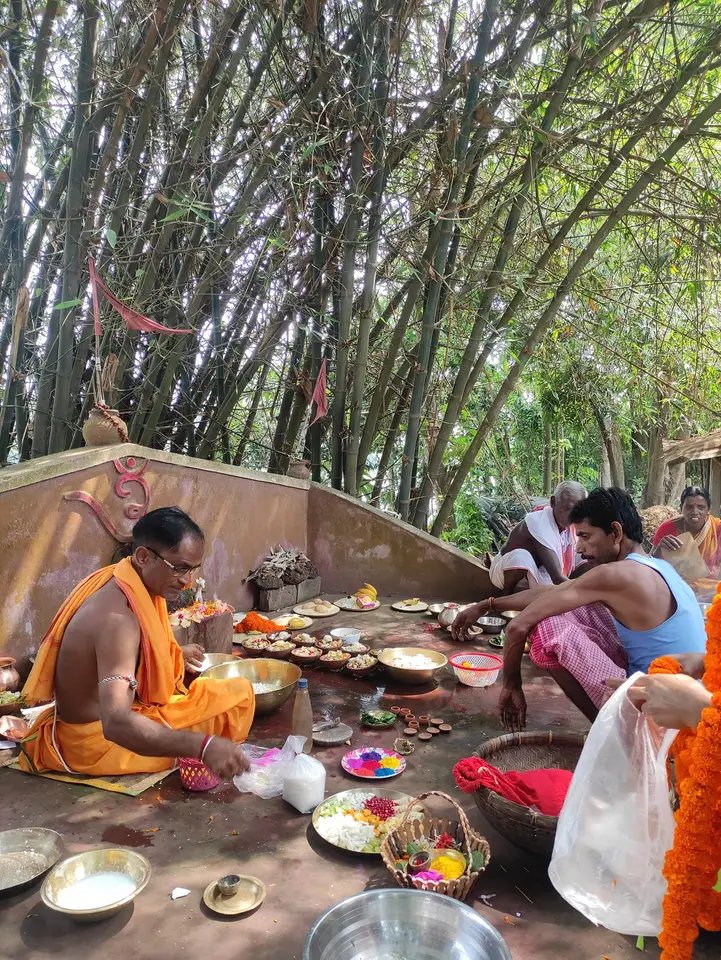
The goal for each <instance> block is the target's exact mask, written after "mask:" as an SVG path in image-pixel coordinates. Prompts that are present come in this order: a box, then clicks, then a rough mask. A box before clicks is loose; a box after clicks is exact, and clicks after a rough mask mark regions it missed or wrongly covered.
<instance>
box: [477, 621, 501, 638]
mask: <svg viewBox="0 0 721 960" xmlns="http://www.w3.org/2000/svg"><path fill="white" fill-rule="evenodd" d="M476 623H477V624H478V626H479V627H480V628H481V630H483V632H484V633H490V634H498V633H501V631H502V630H503V628H504V627H505V625H506V621H505V620H504V619H503V617H479V618H478V619H477V620H476Z"/></svg>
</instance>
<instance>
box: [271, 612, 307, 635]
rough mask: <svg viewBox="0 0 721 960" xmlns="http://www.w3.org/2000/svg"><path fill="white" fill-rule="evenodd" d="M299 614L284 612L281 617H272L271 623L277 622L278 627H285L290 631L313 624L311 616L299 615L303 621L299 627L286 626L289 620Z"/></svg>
mask: <svg viewBox="0 0 721 960" xmlns="http://www.w3.org/2000/svg"><path fill="white" fill-rule="evenodd" d="M299 616H300V614H298V613H284V614H283V615H282V616H281V617H273V623H277V624H278V626H279V627H285V629H286V630H290V631H296V630H305V629H306V628H307V627H310V626H312V625H313V619H312V617H301V620H302V621H303V623H302V624H301V625H300V626H299V627H290V626H288V621H289V620H294V619H296V617H299Z"/></svg>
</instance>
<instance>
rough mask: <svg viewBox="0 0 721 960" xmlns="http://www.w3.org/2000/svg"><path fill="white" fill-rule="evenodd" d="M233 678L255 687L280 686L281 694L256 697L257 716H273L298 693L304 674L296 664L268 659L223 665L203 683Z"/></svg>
mask: <svg viewBox="0 0 721 960" xmlns="http://www.w3.org/2000/svg"><path fill="white" fill-rule="evenodd" d="M233 677H245V679H246V680H250V682H251V683H278V682H279V683H280V686H279V687H278V689H277V690H269V691H268V692H267V693H257V694H256V695H255V712H256V715H261V714H266V713H272V712H273V711H274V710H277V709H278V707H282V706H283V704H284V703H285V702H286V700H287V699H288V698H289V697H290V695H291V694H292V693H293V691H294V690H295V687H296V684H297V683H298V681H299V680H300V677H301V670H300V667H296V665H295V664H294V663H286V662H285V661H284V660H271V659H270V658H268V657H257V658H254V659H253V660H234V661H233V662H232V663H221V664H220V665H219V666H217V667H211V668H210V670H206V672H205V673H204V674H203V676H202V678H201V679H202V680H231V679H232V678H233Z"/></svg>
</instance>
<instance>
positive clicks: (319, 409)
mask: <svg viewBox="0 0 721 960" xmlns="http://www.w3.org/2000/svg"><path fill="white" fill-rule="evenodd" d="M327 365H328V362H327V360H326V358H325V357H323V362H322V363H321V365H320V370H319V371H318V379H317V380H316V382H315V387H314V388H313V396H312V398H311V400H312V401H313V402H314V403H315V417H313V420H312V422H311V427H312V426H313V424H314V423H316V422H317V421H318V420H321V419H322V418H323V417H324V416H325V415H326V413H328V398H327V396H326V367H327Z"/></svg>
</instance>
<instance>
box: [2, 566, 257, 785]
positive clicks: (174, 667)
mask: <svg viewBox="0 0 721 960" xmlns="http://www.w3.org/2000/svg"><path fill="white" fill-rule="evenodd" d="M111 579H114V580H115V583H116V584H117V586H118V587H119V588H120V589H121V590H122V591H123V593H124V594H125V596H126V598H127V600H128V604H129V606H130V607H131V609H132V610H133V612H134V613H135V615H136V616H137V618H138V622H139V624H140V633H141V640H140V658H139V662H138V669H137V680H138V689H137V699H136V701H135V703H134V704H133V708H132V709H133V711H134V712H136V713H139V714H141V715H142V716H144V717H147V718H148V719H150V720H155V721H156V722H157V723H160V724H162V725H163V726H166V727H171V728H172V729H173V730H190V731H193V732H194V733H208V734H213V735H215V736H221V737H227V738H228V739H229V740H234V741H236V742H239V741H242V740H245V739H246V737H247V736H248V730H249V729H250V725H251V723H252V722H253V713H254V710H255V695H254V693H253V686H252V684H251V683H249V681H247V680H245V679H243V678H241V677H236V678H233V679H231V680H207V679H205V678H203V677H199V678H198V679H197V680H196V681H195V682H194V683H193V684H192V686H191V687H190V690H186V688H185V686H184V685H183V674H184V664H183V656H182V652H181V650H180V647H179V646H178V644H177V642H176V640H175V638H174V636H173V632H172V630H171V628H170V623H169V621H168V613H167V608H166V605H165V601H164V600H162V599H160V598H151V597H150V595H149V594H148V592H147V590H146V589H145V587H144V585H143V583H142V581H141V580H140V577H139V576H138V575H137V573H136V572H135V570H134V569H133V567H132V564H131V563H130V561H129V560H122V561H121V562H120V563H118V564H115V565H114V566H111V567H105V568H104V569H103V570H99V571H98V572H97V573H94V574H92V575H91V576H90V577H88V578H87V579H86V580H84V581H83V582H82V583H81V584H80V585H79V586H78V587H76V589H75V590H74V591H73V593H72V594H71V595H70V597H68V599H67V600H66V601H65V603H64V604H63V606H62V607H61V609H60V611H59V613H58V614H57V616H56V617H55V620H54V621H53V623H52V625H51V627H50V630H49V631H48V633H47V635H46V637H45V639H44V641H43V643H42V644H41V646H40V649H39V650H38V656H37V659H36V662H35V666H34V667H33V670H32V672H31V674H30V677H29V678H28V681H27V683H26V685H25V689H24V690H23V695H24V697H25V699H26V700H27V701H28V702H29V703H33V702H36V703H37V702H43V701H47V700H50V699H51V698H52V696H53V687H54V678H55V667H56V663H57V655H58V651H59V649H60V644H61V642H62V637H63V634H64V632H65V628H66V627H67V625H68V623H69V622H70V620H71V619H72V617H73V615H74V614H75V613H76V612H77V610H78V609H79V608H80V606H81V605H82V604H83V603H84V602H85V600H86V599H87V598H88V597H89V596H91V595H92V594H93V593H95V592H96V591H97V590H99V589H100V588H101V587H102V586H104V585H105V584H106V583H108V581H109V580H111ZM21 751H22V752H21V755H20V765H21V766H22V767H23V769H25V770H26V771H27V772H29V773H32V772H39V771H44V770H57V771H60V772H63V771H69V772H73V773H83V774H87V775H90V776H114V775H117V774H124V773H154V772H156V771H159V770H167V769H168V768H169V767H172V766H173V764H174V762H175V761H174V760H173V758H171V757H144V756H140V755H139V754H137V753H132V752H131V751H130V750H126V749H125V747H122V746H120V745H119V744H117V743H113V742H112V741H110V740H106V739H105V737H104V736H103V727H102V723H101V721H100V720H95V721H93V722H91V723H66V722H65V721H63V720H61V719H60V718H59V717H56V715H55V708H54V707H52V708H50V709H48V710H47V711H45V712H44V713H42V714H41V715H40V716H39V717H38V719H37V720H36V722H35V723H34V724H33V726H32V728H31V730H30V732H29V733H28V735H27V737H25V739H24V740H23V741H22V744H21Z"/></svg>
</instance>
